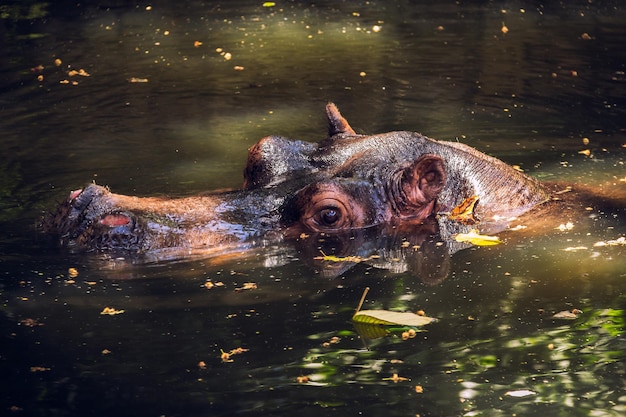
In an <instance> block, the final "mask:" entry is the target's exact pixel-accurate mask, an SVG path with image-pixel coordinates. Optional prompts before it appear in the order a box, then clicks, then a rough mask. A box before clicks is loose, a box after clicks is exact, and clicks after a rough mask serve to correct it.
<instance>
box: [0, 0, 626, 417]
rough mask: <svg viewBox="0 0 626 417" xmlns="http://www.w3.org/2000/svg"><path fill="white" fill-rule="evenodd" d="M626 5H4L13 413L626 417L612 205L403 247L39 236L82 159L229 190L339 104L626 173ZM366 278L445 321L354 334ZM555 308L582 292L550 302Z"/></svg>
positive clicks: (383, 123) (4, 270) (356, 119)
mask: <svg viewBox="0 0 626 417" xmlns="http://www.w3.org/2000/svg"><path fill="white" fill-rule="evenodd" d="M27 3H28V5H29V7H28V8H27V7H26V6H24V5H20V7H21V9H20V10H26V11H28V10H31V8H30V7H32V8H37V7H40V6H39V3H36V2H27ZM31 5H32V6H31ZM619 6H620V5H619V4H618V3H614V2H610V1H607V2H593V3H589V2H586V1H585V2H575V3H574V4H568V5H566V6H563V5H560V4H559V5H532V6H531V5H529V4H527V3H523V4H522V3H516V2H513V3H510V2H509V3H506V2H496V3H485V4H476V5H464V4H461V5H459V4H456V3H454V2H443V3H442V2H428V3H427V2H410V3H408V2H404V1H397V2H381V3H371V2H366V3H359V2H352V1H348V2H340V3H337V2H325V1H324V2H317V3H316V4H315V5H311V4H301V3H298V2H285V3H282V2H276V5H275V6H273V7H264V6H263V3H262V2H258V3H248V2H246V4H240V2H229V3H228V4H225V5H216V4H213V3H211V4H207V3H204V2H199V1H198V2H196V1H186V2H182V3H180V2H178V3H174V2H167V1H159V2H153V3H152V4H151V7H149V8H148V7H146V5H141V6H134V5H132V6H128V5H127V4H126V3H125V2H117V1H111V2H109V3H108V4H106V5H102V4H98V5H96V4H93V5H92V4H91V2H87V3H85V2H83V3H81V4H80V5H77V4H75V3H71V2H53V3H51V4H49V5H48V6H47V7H45V10H46V13H47V14H46V17H45V18H40V17H37V14H29V13H26V12H24V13H22V12H20V14H15V13H13V11H15V9H14V8H15V7H18V6H13V5H12V3H10V4H8V5H5V6H2V7H3V8H2V9H1V10H2V11H3V15H2V20H0V34H1V38H0V39H2V40H1V41H0V42H2V47H1V48H0V56H1V57H2V62H3V65H2V68H1V69H0V74H1V75H0V88H1V91H2V94H1V95H0V107H1V108H2V117H1V118H0V131H2V138H3V150H2V161H0V209H1V210H0V222H1V225H0V227H1V229H2V231H3V233H2V234H0V274H1V276H2V278H1V279H2V281H1V287H0V291H1V292H0V294H1V295H2V300H3V302H2V306H3V308H2V313H3V314H2V315H1V318H0V329H1V330H2V333H1V335H2V337H3V342H2V343H1V344H0V358H2V359H3V360H2V361H0V366H1V370H2V372H3V375H5V378H6V379H7V380H10V381H12V383H11V384H10V385H7V386H6V387H5V389H4V391H3V393H2V394H1V395H0V407H1V408H2V409H3V410H12V413H14V414H16V415H50V414H55V415H63V416H73V415H76V416H78V415H85V414H89V415H102V416H105V415H112V414H115V415H198V416H201V415H202V416H204V415H233V414H235V413H242V414H250V415H252V414H255V415H258V414H261V415H292V414H294V413H298V414H299V415H313V414H315V415H318V414H319V413H320V412H322V413H323V412H326V411H330V410H332V411H333V412H336V413H341V414H342V415H357V414H367V415H377V414H381V415H383V414H384V415H406V414H407V412H408V413H409V414H411V415H414V414H419V415H422V416H428V415H431V416H437V415H511V414H516V415H527V414H531V413H542V414H545V415H556V414H564V413H567V414H568V415H581V416H582V415H589V414H594V415H602V416H605V415H606V416H609V415H621V414H623V413H624V411H625V407H626V404H625V402H624V389H623V381H622V380H623V375H624V367H623V361H624V356H623V352H624V351H625V349H626V346H625V342H624V336H623V332H624V308H625V300H624V296H623V294H624V292H625V287H624V284H623V281H624V270H625V268H624V266H625V264H624V251H625V248H624V245H622V244H620V243H619V242H620V240H619V238H620V237H623V236H624V235H625V234H626V228H625V226H624V219H623V215H624V214H623V210H622V211H620V210H619V208H618V209H612V210H594V211H589V212H588V213H586V214H585V215H582V216H579V217H576V216H574V217H573V218H572V217H567V216H565V214H564V218H563V219H562V221H560V219H558V218H557V219H554V222H555V224H554V227H547V228H546V230H547V231H545V232H544V233H542V234H531V233H524V232H523V231H521V233H519V234H514V233H512V232H511V233H508V234H505V235H502V237H503V239H504V240H505V243H504V244H502V245H499V246H495V247H490V248H472V249H467V250H462V251H458V252H457V251H450V250H447V251H446V250H444V248H442V245H437V239H433V236H432V235H430V234H426V235H425V236H419V235H418V234H415V235H413V236H412V237H413V238H414V239H415V241H409V245H406V244H404V246H405V247H403V243H402V242H399V241H397V240H394V238H393V236H388V237H387V238H385V239H386V241H385V240H384V239H383V240H382V241H381V239H377V238H373V237H369V236H355V239H349V240H348V241H342V240H335V241H333V240H325V241H324V242H319V239H318V240H316V241H314V243H315V244H314V245H309V246H307V245H306V244H305V246H304V247H303V246H302V244H303V242H292V243H293V245H292V244H289V245H285V246H281V245H278V246H272V247H267V248H264V249H259V250H258V251H256V252H246V253H245V254H244V253H234V254H228V255H224V256H222V257H218V258H211V259H191V260H186V261H181V262H171V263H157V264H143V265H128V264H127V263H123V262H115V261H103V260H102V259H100V258H99V257H98V256H97V255H78V254H69V253H67V252H66V251H63V250H60V249H57V248H56V247H55V246H54V245H52V244H50V242H46V241H45V240H43V239H42V238H41V236H39V235H38V234H37V233H36V232H35V231H34V230H33V224H34V223H35V221H36V220H35V219H36V218H37V217H38V216H39V214H40V211H41V210H42V209H43V208H44V207H52V206H53V205H54V202H55V201H58V200H60V199H62V198H64V197H65V196H66V195H67V190H70V189H76V188H78V187H81V186H83V185H84V184H85V183H88V182H90V181H92V180H95V181H97V182H98V183H99V184H102V185H109V186H111V188H112V189H113V190H114V191H115V192H119V193H125V194H140V195H153V194H175V195H189V194H193V193H195V192H198V191H203V190H206V189H214V188H223V187H238V186H239V185H240V183H241V178H242V177H241V170H242V167H243V163H244V161H245V156H246V149H247V148H248V147H249V146H250V145H251V144H253V143H254V142H256V141H257V140H258V139H259V138H261V137H263V136H265V135H267V134H283V135H287V134H289V135H290V136H291V137H294V138H297V139H305V140H311V141H316V140H320V139H322V138H323V136H324V135H323V132H324V120H323V116H322V115H321V113H320V108H321V107H322V106H323V105H324V103H325V102H326V101H328V100H332V101H335V102H336V103H337V104H339V105H340V107H341V108H342V111H343V112H344V114H346V115H349V116H350V121H351V124H352V126H354V127H357V128H360V129H361V130H360V131H361V132H383V131H388V130H399V129H409V130H419V131H421V132H422V133H424V134H427V135H428V136H432V137H434V138H438V139H455V138H458V139H459V140H461V141H463V142H466V143H469V144H471V145H473V146H476V147H477V148H479V149H480V150H481V151H486V152H488V153H491V154H493V155H495V156H498V157H500V158H502V159H504V160H506V161H507V162H508V163H510V164H514V165H519V166H520V168H521V169H523V170H525V171H526V172H527V173H530V174H531V175H535V176H537V177H539V178H541V179H544V180H555V181H557V180H563V181H566V182H574V183H584V184H586V185H589V186H590V187H592V188H593V189H594V190H596V191H598V192H599V193H603V194H616V193H623V189H624V187H626V183H625V182H624V179H625V178H624V175H625V174H624V152H625V151H624V144H625V143H626V137H625V136H624V128H625V127H624V122H623V121H624V120H626V117H625V116H626V115H625V114H624V105H625V102H624V97H625V96H626V94H625V93H626V88H625V79H624V71H625V70H626V69H625V68H624V62H626V59H625V56H624V53H625V52H624V51H626V48H624V39H626V36H625V35H626V33H625V27H624V25H623V21H624V13H623V10H622V9H621V7H619ZM503 25H504V26H506V28H507V29H508V32H507V33H504V32H503V31H502V28H503ZM218 48H220V50H218ZM227 54H230V55H227ZM57 59H59V60H60V63H58V61H56V62H55V60H57ZM57 64H58V65H57ZM40 66H42V67H43V68H40ZM80 69H83V70H84V72H85V73H87V74H89V76H85V75H72V76H70V73H69V72H70V71H71V70H76V71H79V70H80ZM133 77H134V78H135V79H147V80H148V82H130V81H129V80H132V79H133ZM66 80H67V83H65V81H66ZM585 138H586V139H585ZM586 150H588V152H586ZM579 152H582V153H579ZM568 221H571V222H572V225H573V228H568V227H567V225H566V223H567V222H568ZM559 223H563V224H564V227H563V228H562V230H559V229H558V226H559ZM422 238H424V239H423V240H422ZM418 241H419V242H418ZM429 242H430V243H429ZM309 243H310V242H309ZM298 245H300V246H298ZM418 245H419V246H420V247H421V248H422V251H421V252H420V251H416V250H415V249H414V248H413V247H414V246H418ZM381 248H382V250H381ZM320 250H321V251H323V252H324V253H325V254H327V255H336V256H337V257H340V256H341V257H347V256H358V257H360V259H356V258H352V259H351V260H352V261H354V260H363V261H362V262H334V263H333V262H329V261H324V260H323V259H322V260H320V259H315V258H319V257H320V255H321V253H320V252H319V251H320ZM451 252H454V253H452V254H450V253H451ZM374 253H376V255H378V256H379V257H372V255H373V254H374ZM69 268H76V269H77V270H78V276H75V277H70V274H69V272H68V270H69ZM442 278H445V279H442ZM253 284H254V285H253ZM366 286H369V287H370V288H372V290H371V292H370V295H369V296H368V300H369V301H368V302H367V303H366V306H365V308H380V309H388V310H398V311H404V310H409V311H416V310H418V309H422V310H424V311H425V312H426V313H427V314H428V315H429V316H432V317H436V318H438V321H437V322H436V323H433V324H430V325H428V326H427V327H425V328H424V329H423V330H427V331H426V332H418V333H417V335H416V337H414V338H411V339H409V340H406V341H403V340H402V339H401V338H400V337H397V336H390V337H386V338H381V339H375V340H371V341H368V343H367V346H368V349H365V348H364V344H363V341H362V340H361V339H360V338H359V337H358V335H357V334H356V333H355V330H354V329H353V327H352V324H351V323H350V318H351V316H352V314H353V312H354V308H355V307H356V305H357V303H358V300H359V297H360V295H361V292H362V290H363V288H364V287H366ZM105 307H112V308H115V309H118V310H124V313H122V314H118V315H114V316H108V315H101V314H100V313H101V312H102V311H103V309H104V308H105ZM564 310H567V311H570V312H571V311H573V310H580V311H582V313H580V314H578V317H577V318H575V319H573V320H563V319H558V318H553V315H554V314H555V313H557V312H560V311H564ZM238 347H242V348H244V349H248V350H247V351H244V352H242V353H240V354H237V355H234V356H232V358H231V359H232V362H224V361H223V360H222V358H221V356H222V351H225V352H229V351H231V350H233V349H236V348H238ZM394 374H398V377H397V378H395V379H394V378H392V376H393V375H394ZM302 376H306V377H307V378H306V379H302V378H300V379H299V377H302ZM404 378H406V379H404ZM5 385H6V384H5Z"/></svg>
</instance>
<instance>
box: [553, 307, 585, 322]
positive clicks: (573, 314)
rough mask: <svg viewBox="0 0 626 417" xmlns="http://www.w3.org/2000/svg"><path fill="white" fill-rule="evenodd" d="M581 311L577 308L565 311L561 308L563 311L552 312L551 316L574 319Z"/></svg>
mask: <svg viewBox="0 0 626 417" xmlns="http://www.w3.org/2000/svg"><path fill="white" fill-rule="evenodd" d="M580 313H582V311H580V310H578V309H574V310H572V311H567V310H563V311H559V312H558V313H556V314H554V315H553V316H552V318H553V319H562V320H574V319H576V318H578V315H579V314H580Z"/></svg>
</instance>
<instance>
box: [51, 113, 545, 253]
mask: <svg viewBox="0 0 626 417" xmlns="http://www.w3.org/2000/svg"><path fill="white" fill-rule="evenodd" d="M326 116H327V119H328V126H329V127H328V136H327V137H326V138H324V139H322V140H321V141H320V142H319V143H310V142H305V141H300V140H292V139H287V138H285V137H281V136H267V137H264V138H262V139H261V140H260V141H259V142H258V143H256V144H255V145H254V146H252V147H251V148H250V149H249V153H248V159H247V164H246V167H245V169H244V175H243V176H244V179H243V186H242V188H241V189H238V190H228V191H216V192H211V193H207V194H203V195H196V196H190V197H184V198H161V197H158V198H157V197H135V196H127V195H121V194H115V193H113V192H111V191H110V190H109V189H108V188H106V187H103V186H100V185H96V184H89V185H87V186H85V187H84V188H81V189H78V190H75V191H72V192H71V193H70V195H69V198H68V199H67V200H65V201H64V202H62V203H61V204H60V206H59V207H58V209H57V210H56V211H55V212H52V213H50V214H48V215H47V216H45V219H44V221H43V228H44V230H45V231H46V232H49V233H53V234H54V235H55V236H58V237H59V238H60V241H61V243H63V244H64V245H66V246H68V247H70V248H72V250H74V251H88V252H89V251H95V252H99V253H112V254H113V253H115V254H119V253H122V254H124V255H125V256H142V255H150V256H151V257H152V259H155V257H156V259H165V258H172V257H174V258H182V257H186V256H192V255H194V254H212V253H219V252H220V251H224V250H227V249H228V248H233V247H237V248H251V247H255V246H259V245H261V246H262V245H264V244H267V243H268V242H278V241H284V240H286V239H287V240H301V241H302V240H305V239H306V238H307V237H308V236H311V235H315V236H318V235H320V234H321V235H322V236H326V237H327V238H331V240H332V239H335V240H341V236H343V235H345V234H346V233H351V234H353V235H354V234H361V235H363V234H366V235H368V236H372V235H373V236H375V239H379V240H380V239H382V238H383V237H384V236H386V235H389V234H395V235H397V234H398V233H405V235H407V236H422V237H423V236H425V235H429V234H432V233H436V232H437V231H440V230H444V229H445V230H446V231H448V232H446V236H448V237H449V236H450V235H451V234H452V233H454V232H456V231H458V230H461V229H463V230H466V229H467V227H468V226H467V225H466V224H461V223H459V222H455V221H453V220H450V219H449V218H448V217H446V216H445V214H446V213H449V212H450V211H451V210H453V209H454V208H455V207H458V206H459V205H460V204H462V203H463V201H465V200H467V199H468V198H472V197H473V198H475V199H476V201H478V204H476V206H475V209H474V213H473V215H474V218H475V221H476V224H474V225H472V226H471V227H472V228H478V229H479V230H480V231H488V232H498V231H501V230H503V229H505V228H506V227H507V221H508V220H509V219H511V218H515V217H518V216H520V215H523V214H524V213H526V212H528V211H530V210H532V209H533V208H534V207H536V206H539V205H542V204H543V203H545V202H547V201H549V200H550V199H551V191H550V189H549V188H548V187H547V186H545V185H544V184H542V183H541V182H539V181H538V180H536V179H534V178H532V177H529V176H528V175H525V174H523V173H522V172H520V171H518V170H516V169H514V168H512V167H511V166H509V165H507V164H505V163H504V162H502V161H500V160H498V159H496V158H493V157H491V156H488V155H486V154H484V153H481V152H479V151H477V150H476V149H474V148H471V147H470V146H467V145H464V144H461V143H458V142H447V141H438V140H434V139H431V138H428V137H426V136H423V135H421V134H419V133H415V132H409V131H396V132H389V133H382V134H374V135H363V134H357V133H356V132H355V131H354V129H353V128H352V127H351V126H350V124H349V123H348V121H347V120H346V119H345V118H344V117H343V116H342V115H341V113H340V112H339V110H338V109H337V107H336V106H335V105H334V104H333V103H329V104H327V106H326ZM416 230H418V232H416ZM424 230H426V232H424ZM420 231H421V232H420ZM350 239H352V241H354V238H353V237H352V238H349V239H348V241H349V240H350ZM357 240H358V239H357ZM422 240H423V238H422ZM422 240H420V241H419V242H415V243H416V244H417V245H419V244H420V243H421V242H422ZM444 240H445V239H444Z"/></svg>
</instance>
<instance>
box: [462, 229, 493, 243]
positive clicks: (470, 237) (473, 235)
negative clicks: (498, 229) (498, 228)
mask: <svg viewBox="0 0 626 417" xmlns="http://www.w3.org/2000/svg"><path fill="white" fill-rule="evenodd" d="M454 240H456V241H457V242H468V243H471V244H472V245H476V246H493V245H498V244H500V243H502V241H501V240H500V238H498V237H497V236H488V235H481V234H479V233H478V230H470V231H469V233H459V234H457V235H455V236H454Z"/></svg>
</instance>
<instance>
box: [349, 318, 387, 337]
mask: <svg viewBox="0 0 626 417" xmlns="http://www.w3.org/2000/svg"><path fill="white" fill-rule="evenodd" d="M354 330H356V332H357V333H358V334H359V336H361V337H364V338H366V339H379V338H381V337H385V336H387V335H389V333H390V331H389V329H387V328H386V327H384V326H380V325H378V324H368V323H359V322H356V321H355V322H354Z"/></svg>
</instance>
